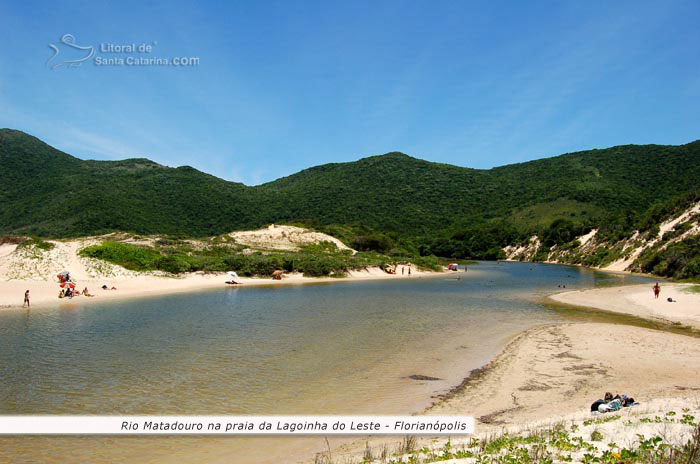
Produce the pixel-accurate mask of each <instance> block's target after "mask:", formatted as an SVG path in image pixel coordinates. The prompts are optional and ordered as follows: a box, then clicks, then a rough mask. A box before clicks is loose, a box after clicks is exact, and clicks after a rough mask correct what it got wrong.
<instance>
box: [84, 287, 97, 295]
mask: <svg viewBox="0 0 700 464" xmlns="http://www.w3.org/2000/svg"><path fill="white" fill-rule="evenodd" d="M83 295H85V296H95V295H91V294H90V292H89V291H88V288H87V287H85V288H84V289H83Z"/></svg>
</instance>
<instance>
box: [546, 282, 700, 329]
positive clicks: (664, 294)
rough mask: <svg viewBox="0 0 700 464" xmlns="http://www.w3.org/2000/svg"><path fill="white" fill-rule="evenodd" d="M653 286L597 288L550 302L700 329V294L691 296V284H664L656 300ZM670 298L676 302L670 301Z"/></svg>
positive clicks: (564, 295) (556, 296)
mask: <svg viewBox="0 0 700 464" xmlns="http://www.w3.org/2000/svg"><path fill="white" fill-rule="evenodd" d="M651 287H652V285H651V284H649V285H646V284H644V285H629V286H623V287H610V288H594V289H589V290H575V291H570V292H563V293H556V294H554V295H551V296H550V297H549V299H550V300H551V301H553V302H556V303H563V304H566V305H571V306H579V307H586V308H594V309H601V310H604V311H610V312H616V313H622V314H630V315H632V316H637V317H641V318H645V319H651V320H654V321H657V322H663V323H671V324H674V323H675V324H682V325H687V326H690V327H692V328H694V329H700V293H692V292H689V291H688V290H689V288H690V287H693V285H692V284H675V283H663V284H662V285H661V295H660V296H659V298H658V299H655V298H654V295H653V292H652V288H651ZM668 298H671V299H672V300H673V302H669V301H668V300H667V299H668Z"/></svg>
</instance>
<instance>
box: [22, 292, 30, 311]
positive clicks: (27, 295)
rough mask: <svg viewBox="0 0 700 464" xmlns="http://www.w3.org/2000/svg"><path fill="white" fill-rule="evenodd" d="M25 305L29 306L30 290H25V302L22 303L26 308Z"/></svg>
mask: <svg viewBox="0 0 700 464" xmlns="http://www.w3.org/2000/svg"><path fill="white" fill-rule="evenodd" d="M25 306H26V307H27V308H29V290H27V291H26V292H24V303H22V307H23V308H24V307H25Z"/></svg>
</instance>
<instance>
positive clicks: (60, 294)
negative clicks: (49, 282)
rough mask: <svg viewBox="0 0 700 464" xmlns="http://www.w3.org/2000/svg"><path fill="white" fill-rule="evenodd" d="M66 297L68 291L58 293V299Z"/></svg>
mask: <svg viewBox="0 0 700 464" xmlns="http://www.w3.org/2000/svg"><path fill="white" fill-rule="evenodd" d="M65 296H66V291H65V290H63V289H61V291H60V292H58V297H59V298H64V297H65Z"/></svg>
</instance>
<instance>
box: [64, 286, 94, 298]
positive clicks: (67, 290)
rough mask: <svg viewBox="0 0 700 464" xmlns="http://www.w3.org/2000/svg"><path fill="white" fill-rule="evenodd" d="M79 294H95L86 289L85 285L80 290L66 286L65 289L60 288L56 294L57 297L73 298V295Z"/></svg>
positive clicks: (91, 295)
mask: <svg viewBox="0 0 700 464" xmlns="http://www.w3.org/2000/svg"><path fill="white" fill-rule="evenodd" d="M80 295H83V296H90V297H93V296H95V295H93V294H91V293H90V292H89V291H88V288H87V287H85V288H84V289H83V291H82V292H81V291H80V290H75V289H73V288H71V287H66V288H65V289H64V288H62V289H61V292H60V293H59V294H58V297H59V298H73V297H74V296H80Z"/></svg>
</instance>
